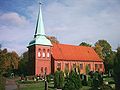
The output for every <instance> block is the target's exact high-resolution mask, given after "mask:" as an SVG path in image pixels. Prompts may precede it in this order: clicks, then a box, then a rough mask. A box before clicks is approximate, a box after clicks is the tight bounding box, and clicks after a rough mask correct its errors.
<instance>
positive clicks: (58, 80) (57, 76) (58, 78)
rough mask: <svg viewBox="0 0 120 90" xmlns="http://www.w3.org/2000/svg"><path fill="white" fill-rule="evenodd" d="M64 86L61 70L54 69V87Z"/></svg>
mask: <svg viewBox="0 0 120 90" xmlns="http://www.w3.org/2000/svg"><path fill="white" fill-rule="evenodd" d="M63 86H64V73H63V72H62V71H56V72H55V76H54V87H55V88H63Z"/></svg>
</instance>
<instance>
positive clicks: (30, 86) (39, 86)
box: [17, 77, 115, 90]
mask: <svg viewBox="0 0 120 90" xmlns="http://www.w3.org/2000/svg"><path fill="white" fill-rule="evenodd" d="M104 81H107V82H108V83H109V85H110V86H111V87H112V88H114V85H115V84H114V79H113V78H111V77H104ZM17 83H18V85H19V86H20V89H19V90H44V88H45V86H44V81H33V80H31V81H30V80H29V81H23V82H22V81H17ZM89 89H91V87H89V86H82V88H81V89H80V90H89ZM48 90H55V88H54V84H53V83H48Z"/></svg>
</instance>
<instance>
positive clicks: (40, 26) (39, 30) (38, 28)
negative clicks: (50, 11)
mask: <svg viewBox="0 0 120 90" xmlns="http://www.w3.org/2000/svg"><path fill="white" fill-rule="evenodd" d="M41 5H42V3H39V12H38V18H37V25H36V31H35V36H34V37H35V38H36V36H39V35H45V31H44V23H43V17H42V10H41Z"/></svg>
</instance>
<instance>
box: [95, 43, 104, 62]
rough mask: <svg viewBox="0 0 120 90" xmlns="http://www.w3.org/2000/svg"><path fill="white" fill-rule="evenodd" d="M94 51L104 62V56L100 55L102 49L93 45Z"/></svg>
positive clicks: (97, 45)
mask: <svg viewBox="0 0 120 90" xmlns="http://www.w3.org/2000/svg"><path fill="white" fill-rule="evenodd" d="M94 50H95V51H96V53H97V54H98V55H99V57H100V58H101V59H102V60H104V56H103V53H102V47H101V46H100V45H99V44H95V47H94Z"/></svg>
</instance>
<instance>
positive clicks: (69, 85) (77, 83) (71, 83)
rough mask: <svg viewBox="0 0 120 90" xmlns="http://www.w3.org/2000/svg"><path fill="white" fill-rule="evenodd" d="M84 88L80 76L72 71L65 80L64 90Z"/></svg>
mask: <svg viewBox="0 0 120 90" xmlns="http://www.w3.org/2000/svg"><path fill="white" fill-rule="evenodd" d="M81 87H82V84H81V79H80V74H79V73H77V72H75V71H74V70H72V71H71V72H70V73H69V76H68V77H67V78H66V80H65V85H64V88H63V90H79V89H80V88H81Z"/></svg>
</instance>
